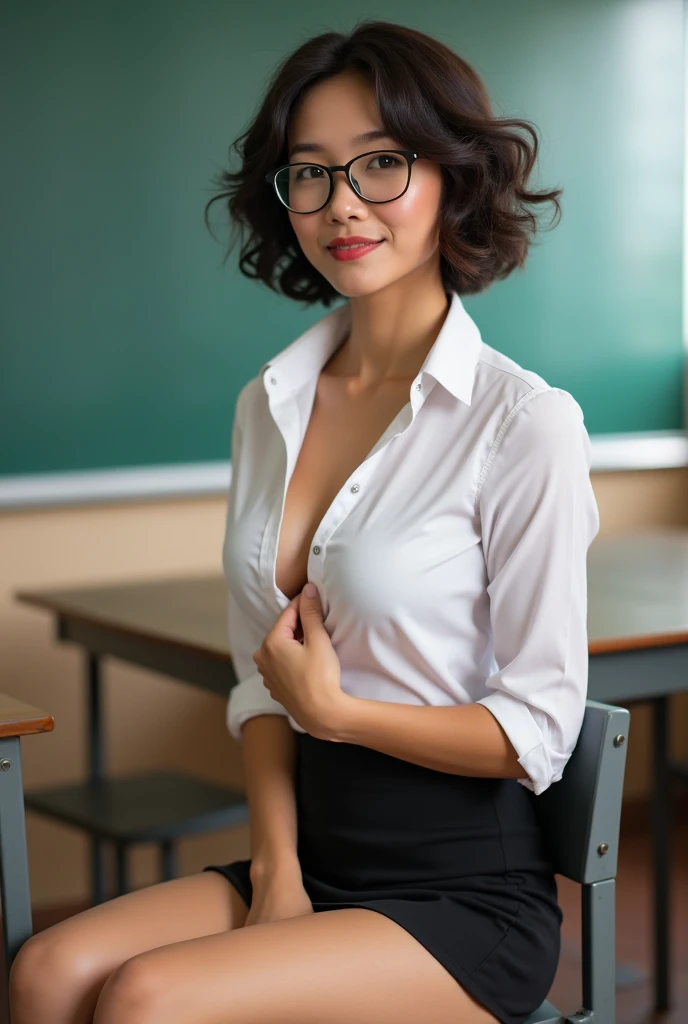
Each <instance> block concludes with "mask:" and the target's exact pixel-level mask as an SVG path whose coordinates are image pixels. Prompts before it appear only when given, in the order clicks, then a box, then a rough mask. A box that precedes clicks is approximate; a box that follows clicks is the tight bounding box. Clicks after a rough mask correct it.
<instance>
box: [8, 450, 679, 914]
mask: <svg viewBox="0 0 688 1024" xmlns="http://www.w3.org/2000/svg"><path fill="white" fill-rule="evenodd" d="M593 484H594V487H595V493H596V495H597V500H598V503H599V506H600V515H601V524H602V525H601V532H602V531H604V532H613V531H619V530H627V529H633V528H636V527H645V526H649V525H654V524H681V525H684V524H686V521H687V518H688V511H687V510H688V500H687V498H688V470H684V469H677V470H662V471H643V472H635V473H601V474H593ZM223 526H224V503H223V500H222V499H220V498H217V499H202V500H201V499H198V500H185V501H164V502H149V503H140V504H121V505H116V506H115V505H113V506H103V507H95V508H94V507H90V508H82V509H58V510H47V511H46V510H41V511H30V512H17V513H4V514H2V515H0V566H2V574H1V580H0V690H2V691H4V692H7V693H9V694H11V695H13V696H15V697H19V698H21V699H23V700H26V701H27V702H28V703H30V704H35V705H37V706H38V707H40V708H42V709H43V710H44V711H46V712H47V713H48V714H51V715H52V716H53V717H54V719H55V730H54V732H52V733H47V734H44V735H40V736H28V737H25V738H24V739H23V740H22V741H21V742H22V762H23V771H24V785H25V787H26V788H27V789H30V788H34V787H39V786H49V785H57V784H60V783H68V782H75V781H78V780H80V779H82V778H83V777H84V773H85V767H86V762H85V757H86V746H85V741H84V735H85V729H86V725H85V721H84V710H85V691H84V686H83V680H82V674H81V673H82V663H81V657H80V653H79V650H78V649H77V648H76V647H73V646H71V645H67V644H60V643H58V642H57V641H56V640H55V639H54V636H53V621H52V618H51V616H50V615H49V614H48V613H45V612H41V611H39V610H38V609H33V608H30V607H28V606H26V605H20V604H18V603H16V602H15V601H14V600H13V598H12V594H13V592H14V591H15V590H17V589H20V588H30V587H36V588H37V587H50V586H55V587H59V586H76V585H80V584H84V585H86V584H92V583H100V582H109V581H118V580H133V579H138V578H141V579H146V578H151V577H156V576H157V577H164V576H175V575H180V574H189V575H194V574H196V573H202V572H219V571H221V564H220V551H221V546H222V530H223ZM104 695H105V708H104V713H105V721H106V733H107V748H106V758H107V760H106V764H107V767H108V771H109V772H110V773H111V774H114V775H120V774H121V775H127V774H130V773H133V772H136V771H139V770H143V769H155V768H179V767H180V766H183V770H185V771H189V772H191V773H193V774H195V775H197V776H199V777H202V778H206V779H209V780H214V781H218V782H228V783H229V784H232V783H234V784H236V785H239V786H240V785H241V784H242V765H241V750H240V748H239V747H238V746H237V745H236V744H235V743H234V742H233V740H232V739H231V737H230V736H229V734H228V733H227V731H226V727H225V722H224V700H223V698H221V697H219V696H216V695H214V694H211V693H205V692H203V691H200V690H198V689H195V688H194V687H191V686H187V685H185V684H182V683H177V682H174V681H172V680H169V679H167V678H164V677H162V676H159V675H155V674H154V673H151V672H147V671H143V670H138V669H135V668H133V667H131V666H128V665H126V664H122V663H119V662H116V661H106V662H105V687H104ZM163 709H164V713H163ZM673 710H674V714H673V715H672V728H673V731H674V735H673V743H674V749H675V750H676V752H680V753H682V754H685V755H686V756H688V698H687V697H686V695H682V696H681V697H678V698H675V699H674V705H673ZM648 717H649V716H648V714H647V709H646V708H644V707H638V708H637V710H636V709H634V717H633V733H632V742H631V744H630V745H629V763H628V771H627V776H626V793H627V795H628V797H629V798H633V797H638V796H642V795H643V794H644V793H646V792H647V787H648V767H649V745H648V724H649V721H648ZM27 840H28V849H29V864H30V881H31V893H32V900H33V903H34V906H36V907H44V906H47V905H52V904H59V903H76V902H79V901H82V900H83V901H86V900H87V899H88V896H89V863H90V862H89V846H88V843H87V841H86V838H85V837H84V835H83V834H82V833H80V832H78V831H76V830H74V829H71V828H67V827H66V826H63V825H58V824H55V823H53V822H52V821H49V820H48V819H45V818H42V817H41V816H39V815H36V814H34V813H33V812H30V811H29V812H27ZM246 856H248V828H247V826H241V827H238V828H236V829H226V830H224V831H223V832H217V833H214V834H211V835H206V836H200V837H193V838H189V839H184V840H182V841H180V843H179V867H180V872H181V874H184V875H186V874H190V873H192V872H195V871H199V870H200V869H201V868H202V867H203V866H204V865H205V864H209V863H217V862H226V861H229V860H232V859H233V858H235V857H246ZM131 872H132V874H131V878H132V885H133V887H134V888H138V887H140V886H143V885H149V884H151V883H153V882H155V881H157V880H158V873H157V861H156V850H155V848H154V847H153V846H144V847H139V848H137V849H136V850H135V851H134V853H133V855H132V857H131Z"/></svg>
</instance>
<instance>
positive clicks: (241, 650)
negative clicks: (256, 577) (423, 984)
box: [225, 391, 288, 743]
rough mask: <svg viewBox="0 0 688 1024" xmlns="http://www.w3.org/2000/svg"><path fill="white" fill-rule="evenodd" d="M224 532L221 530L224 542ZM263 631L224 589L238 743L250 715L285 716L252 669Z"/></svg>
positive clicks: (236, 446) (236, 460) (237, 428)
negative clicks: (232, 667) (235, 680)
mask: <svg viewBox="0 0 688 1024" xmlns="http://www.w3.org/2000/svg"><path fill="white" fill-rule="evenodd" d="M243 394H244V392H243V391H242V392H240V394H239V398H238V399H237V403H236V411H235V416H234V423H233V426H232V447H231V476H230V484H229V495H228V502H227V520H226V522H227V527H229V525H230V524H231V521H232V510H233V506H234V489H235V486H236V481H237V473H238V467H239V464H240V459H241V447H242V445H241V442H242V432H243V425H242V418H241V417H242V401H241V400H242V396H243ZM226 542H227V532H226V531H225V543H226ZM265 633H266V631H265V629H264V627H263V626H262V625H261V624H260V623H256V622H255V619H254V617H253V616H252V614H251V610H250V609H249V608H244V606H243V605H242V603H241V595H240V594H239V595H235V594H234V593H233V591H232V587H231V585H230V586H228V587H227V636H228V641H229V649H230V651H231V654H232V663H233V665H234V672H235V675H236V677H237V679H238V680H239V681H238V683H237V684H236V686H233V687H232V689H231V690H230V692H229V699H228V701H227V708H226V723H227V729H228V730H229V732H230V733H231V735H232V736H233V737H234V739H235V740H236V741H237V742H238V743H242V742H243V737H242V734H241V726H242V725H243V724H244V722H245V721H247V719H249V718H253V716H254V715H266V714H267V715H270V714H272V715H285V716H288V713H287V710H286V708H285V707H283V706H282V704H280V703H279V701H276V700H275V699H274V698H273V697H272V696H271V695H270V691H269V690H268V689H267V687H266V686H265V683H264V681H263V677H262V676H261V674H260V672H258V670H257V668H256V663H255V661H254V660H253V654H254V652H255V651H257V650H258V648H259V647H260V645H261V644H262V642H263V640H264V639H265Z"/></svg>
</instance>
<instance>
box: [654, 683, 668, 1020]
mask: <svg viewBox="0 0 688 1024" xmlns="http://www.w3.org/2000/svg"><path fill="white" fill-rule="evenodd" d="M652 704H653V722H652V725H653V751H652V753H653V793H652V845H653V875H654V915H655V922H654V925H655V927H654V974H655V1009H656V1010H668V1009H669V1007H670V1005H671V993H670V991H669V988H670V967H671V963H670V959H671V958H670V934H671V922H670V917H669V899H670V892H669V881H670V878H669V872H670V870H671V834H670V819H671V773H670V770H669V768H670V757H669V698H668V697H666V696H664V697H657V698H655V699H654V700H653V702H652Z"/></svg>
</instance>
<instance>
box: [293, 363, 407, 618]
mask: <svg viewBox="0 0 688 1024" xmlns="http://www.w3.org/2000/svg"><path fill="white" fill-rule="evenodd" d="M408 401H409V381H408V380H400V381H395V382H392V383H390V384H388V385H386V386H385V387H384V388H383V389H382V390H380V391H378V392H376V394H375V395H374V396H366V397H355V396H352V395H351V394H350V393H349V392H348V391H347V388H346V385H345V384H344V382H343V381H342V380H341V379H337V378H334V379H333V378H328V377H326V376H325V375H323V376H321V378H320V380H319V381H318V386H317V390H316V395H315V399H314V403H313V408H312V411H311V415H310V418H309V421H308V425H307V427H306V432H305V435H304V438H303V443H302V445H301V448H300V450H299V453H298V457H297V460H296V463H295V466H294V470H293V473H292V474H291V477H290V479H289V482H288V486H287V491H286V496H285V502H284V510H283V515H282V520H281V523H280V526H279V531H278V537H277V551H276V558H275V582H276V584H277V587H278V588H279V590H281V591H282V593H283V594H284V595H285V596H286V597H287V598H289V600H291V599H292V598H293V597H295V596H296V594H297V593H300V591H301V590H302V589H303V586H304V584H305V583H306V582H307V579H308V576H307V564H308V555H309V550H310V547H311V544H312V540H313V536H314V534H315V533H316V531H317V528H318V525H319V524H320V523H321V521H322V520H323V518H324V516H325V514H326V512H327V510H328V509H329V508H330V506H331V505H332V502H333V501H334V499H335V498H336V496H337V494H338V493H339V491H340V490H341V488H342V486H343V484H344V483H345V481H346V480H347V479H348V478H349V477H350V476H351V474H352V473H353V472H354V470H355V469H356V468H357V467H358V466H359V465H360V464H361V463H362V462H363V461H364V460H365V458H366V456H367V455H368V453H369V452H370V451H371V449H372V448H373V447H374V446H375V444H376V442H377V441H378V439H379V438H380V436H381V434H382V433H383V432H384V431H385V430H386V428H387V427H388V426H389V424H390V423H391V421H392V420H393V419H394V418H395V417H396V416H397V415H398V413H399V412H400V410H401V409H402V408H403V407H404V406H405V405H406V404H407V402H408Z"/></svg>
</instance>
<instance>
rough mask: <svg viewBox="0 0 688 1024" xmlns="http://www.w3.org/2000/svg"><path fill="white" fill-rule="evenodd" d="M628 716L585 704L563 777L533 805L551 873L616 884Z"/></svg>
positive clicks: (604, 706)
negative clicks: (614, 882)
mask: <svg viewBox="0 0 688 1024" xmlns="http://www.w3.org/2000/svg"><path fill="white" fill-rule="evenodd" d="M630 718H631V716H630V712H629V711H628V710H627V709H626V708H618V707H614V706H612V705H610V704H600V703H599V702H598V701H594V700H588V701H586V707H585V714H584V717H583V725H582V728H581V731H580V735H579V737H578V742H577V743H576V748H575V750H574V751H573V753H572V755H571V757H570V758H569V761H568V763H567V765H566V768H565V769H564V773H563V775H562V777H561V779H560V780H559V782H555V783H553V784H552V785H551V786H550V787H549V788H548V789H546V790H545V792H544V793H541V794H540V796H537V797H534V803H535V808H536V812H537V815H538V819H539V821H540V826H541V828H542V830H543V833H544V835H545V840H546V842H547V845H548V847H549V853H550V856H551V858H552V863H553V865H554V870H555V871H556V872H558V873H559V874H561V875H565V876H566V877H567V878H571V879H573V881H575V882H580V883H581V884H583V885H587V884H589V883H590V882H598V881H601V880H602V879H605V878H614V877H615V876H616V869H617V863H618V853H619V824H620V821H621V798H622V795H623V779H624V769H625V766H626V749H627V745H628V730H629V725H630Z"/></svg>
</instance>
